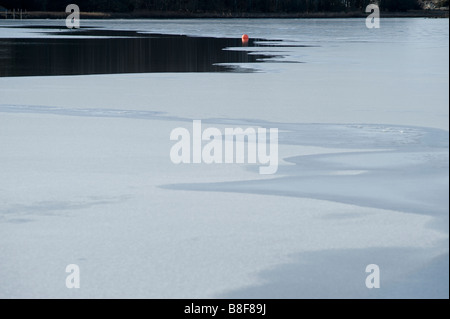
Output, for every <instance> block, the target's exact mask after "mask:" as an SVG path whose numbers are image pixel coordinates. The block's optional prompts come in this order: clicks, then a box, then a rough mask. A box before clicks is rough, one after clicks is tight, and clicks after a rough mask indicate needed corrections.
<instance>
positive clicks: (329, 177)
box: [163, 120, 449, 230]
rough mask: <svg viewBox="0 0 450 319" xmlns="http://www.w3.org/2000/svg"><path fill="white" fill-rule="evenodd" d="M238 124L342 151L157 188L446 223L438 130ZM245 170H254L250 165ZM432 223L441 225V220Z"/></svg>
mask: <svg viewBox="0 0 450 319" xmlns="http://www.w3.org/2000/svg"><path fill="white" fill-rule="evenodd" d="M215 122H220V123H221V124H228V123H229V122H228V121H220V120H215ZM243 124H247V125H261V126H264V127H278V128H279V130H280V144H288V145H305V146H319V147H330V148H334V149H336V148H337V149H339V148H342V149H343V152H342V153H332V154H319V155H308V156H293V157H289V158H285V159H284V160H285V161H286V162H289V163H292V164H293V165H288V166H281V167H279V170H278V173H277V174H276V175H274V178H272V179H263V180H250V181H236V182H223V183H203V184H172V185H165V186H163V187H164V188H169V189H178V190H195V191H217V192H238V193H252V194H264V195H277V196H293V197H303V198H313V199H319V200H328V201H335V202H340V203H345V204H352V205H357V206H364V207H373V208H381V209H388V210H397V211H402V212H410V213H418V214H425V215H432V216H434V217H442V218H444V219H446V220H448V207H449V197H448V191H449V187H448V184H449V178H448V176H449V175H448V172H449V171H448V161H449V157H448V156H449V153H448V133H447V132H445V131H442V130H438V129H431V128H419V127H404V126H392V125H381V124H380V125H369V124H367V125H365V124H361V125H345V124H342V125H339V124H290V123H283V124H281V123H267V122H265V123H258V122H256V121H238V122H234V125H243ZM344 149H345V150H346V151H344ZM349 149H350V150H351V149H354V150H355V152H348V150H349ZM365 150H366V151H365ZM368 150H370V151H368ZM249 169H254V171H255V173H257V168H256V167H249ZM439 227H440V228H445V229H446V230H448V223H443V224H441V225H440V226H439Z"/></svg>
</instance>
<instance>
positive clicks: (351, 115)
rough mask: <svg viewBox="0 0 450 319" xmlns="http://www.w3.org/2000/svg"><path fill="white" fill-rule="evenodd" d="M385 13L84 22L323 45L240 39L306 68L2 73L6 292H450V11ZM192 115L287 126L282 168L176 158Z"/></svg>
mask: <svg viewBox="0 0 450 319" xmlns="http://www.w3.org/2000/svg"><path fill="white" fill-rule="evenodd" d="M6 23H9V24H12V23H13V22H11V21H9V22H8V21H6V22H4V21H2V23H1V24H2V25H4V24H6ZM15 23H18V22H15ZM25 23H29V24H37V23H40V24H43V25H48V24H54V25H56V24H58V23H60V24H63V23H64V21H63V20H61V21H33V22H25ZM381 23H382V25H381V29H379V30H374V29H371V30H369V29H366V28H365V22H364V20H363V19H350V20H346V19H336V20H183V21H172V20H169V21H89V22H86V24H89V25H93V26H96V27H104V28H109V29H122V30H138V31H141V32H155V33H170V34H188V35H195V36H216V37H235V36H236V37H239V36H240V34H242V33H244V32H245V33H248V34H250V35H251V36H252V37H257V38H264V39H271V40H279V39H282V40H284V41H285V43H296V44H306V45H311V47H287V48H277V47H270V48H245V49H248V50H260V51H261V50H262V51H270V50H276V51H282V54H283V55H284V56H285V58H284V59H286V60H289V61H297V62H304V63H277V62H280V61H272V63H270V62H267V63H263V64H258V65H257V66H254V65H252V66H251V67H252V68H257V69H258V70H260V71H261V72H257V73H241V74H238V73H204V74H194V73H187V74H174V73H164V74H123V75H92V76H71V77H69V76H58V77H15V78H0V297H2V298H14V297H31V298H36V297H61V298H83V297H94V298H98V297H112V298H118V297H138V298H139V297H140V298H142V297H153V298H205V297H221V298H227V297H239V298H240V297H242V298H253V297H267V298H297V297H335V298H336V297H337V298H352V297H353V298H396V297H402V298H408V297H420V298H432V297H439V298H448V291H449V289H448V282H449V280H448V274H449V265H448V243H449V242H448V224H449V220H448V214H449V197H448V191H449V186H448V185H449V171H448V166H449V165H448V163H449V159H448V156H449V155H448V154H449V145H448V130H449V127H448V119H449V113H448V112H449V108H448V105H449V101H448V84H449V83H448V82H449V78H448V70H449V68H448V58H449V51H448V49H449V46H448V20H434V19H433V20H428V19H382V21H381ZM18 30H19V29H5V28H3V29H2V28H0V37H7V36H10V37H28V36H30V37H34V36H37V35H36V33H35V32H36V29H28V30H19V31H18ZM30 32H33V33H32V34H31V33H30ZM30 34H31V35H30ZM39 36H44V35H39ZM239 49H242V48H239ZM192 120H202V123H204V126H208V125H211V126H214V127H218V128H224V127H229V126H230V125H233V126H238V127H247V126H255V127H266V128H270V127H277V128H278V129H279V130H280V151H279V153H280V167H279V170H278V172H277V174H276V175H273V176H270V175H269V176H264V175H259V174H258V169H257V168H258V166H254V165H245V164H233V165H206V164H196V165H174V164H173V163H172V162H171V160H170V157H169V152H170V148H171V146H172V145H173V142H172V141H170V140H169V135H170V132H171V130H172V129H174V128H176V127H186V128H190V127H191V125H192ZM68 264H78V265H79V266H80V271H81V288H80V289H67V288H66V286H65V278H66V275H67V274H66V273H65V267H66V265H68ZM368 264H377V265H379V266H380V269H381V288H380V289H371V290H369V289H367V288H366V286H365V278H366V276H367V274H366V273H365V267H366V266H367V265H368Z"/></svg>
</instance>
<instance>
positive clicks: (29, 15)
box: [0, 10, 449, 20]
mask: <svg viewBox="0 0 450 319" xmlns="http://www.w3.org/2000/svg"><path fill="white" fill-rule="evenodd" d="M380 14H381V17H382V18H445V19H448V18H449V11H448V10H411V11H406V12H381V13H380ZM367 15H368V13H365V12H361V11H352V12H309V13H306V12H302V13H233V12H203V13H202V12H197V13H194V12H178V11H175V12H174V11H136V12H130V13H115V12H111V13H107V12H81V13H80V17H81V19H130V20H131V19H239V18H244V19H339V18H366V17H367ZM66 17H67V13H65V12H42V11H32V12H23V13H22V18H23V19H65V18H66ZM0 19H3V20H5V19H6V14H5V12H1V13H0ZM7 19H8V20H12V19H13V13H12V12H11V11H8V15H7ZM15 19H16V20H20V13H19V12H18V11H16V13H15Z"/></svg>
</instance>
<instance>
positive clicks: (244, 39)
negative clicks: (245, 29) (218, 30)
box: [242, 34, 248, 43]
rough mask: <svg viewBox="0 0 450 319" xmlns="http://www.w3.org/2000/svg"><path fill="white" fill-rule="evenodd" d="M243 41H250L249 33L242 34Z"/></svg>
mask: <svg viewBox="0 0 450 319" xmlns="http://www.w3.org/2000/svg"><path fill="white" fill-rule="evenodd" d="M242 42H244V43H245V42H248V35H247V34H243V35H242Z"/></svg>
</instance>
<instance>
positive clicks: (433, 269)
mask: <svg viewBox="0 0 450 319" xmlns="http://www.w3.org/2000/svg"><path fill="white" fill-rule="evenodd" d="M427 254H429V252H428V251H427V250H425V249H406V248H365V249H348V250H347V249H337V250H327V251H316V252H304V253H301V254H298V255H296V256H294V257H293V258H292V259H293V261H292V263H289V264H286V265H282V266H279V267H276V268H274V269H270V270H266V271H263V272H262V273H260V274H259V277H260V278H261V281H262V282H264V283H263V284H261V285H257V286H252V287H247V288H242V289H239V290H236V291H229V292H226V293H223V294H222V295H219V296H217V297H219V298H255V299H259V298H261V299H267V298H270V299H274V298H288V299H289V298H290V299H294V298H308V299H310V298H364V299H366V298H448V296H449V273H448V267H449V256H448V253H444V254H441V255H439V256H438V257H435V258H431V260H430V261H427V262H425V261H424V259H423V256H424V255H427ZM374 260H376V261H377V265H378V266H379V267H380V288H379V289H368V288H367V287H366V286H365V279H366V277H367V276H368V273H366V272H365V268H366V266H367V265H369V264H372V263H374Z"/></svg>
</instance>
